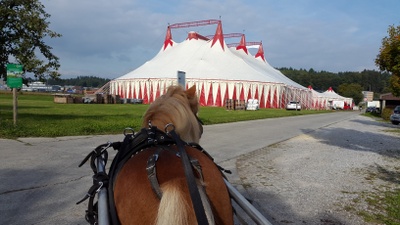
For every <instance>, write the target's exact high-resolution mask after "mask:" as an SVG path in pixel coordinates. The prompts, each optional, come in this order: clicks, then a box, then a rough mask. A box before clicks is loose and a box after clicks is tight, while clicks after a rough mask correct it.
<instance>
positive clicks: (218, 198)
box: [114, 87, 233, 225]
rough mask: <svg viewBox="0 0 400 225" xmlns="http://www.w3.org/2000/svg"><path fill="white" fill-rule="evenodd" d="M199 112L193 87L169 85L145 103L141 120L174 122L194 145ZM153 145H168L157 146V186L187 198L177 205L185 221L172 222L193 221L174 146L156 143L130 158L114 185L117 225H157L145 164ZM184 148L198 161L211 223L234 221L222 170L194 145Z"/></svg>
mask: <svg viewBox="0 0 400 225" xmlns="http://www.w3.org/2000/svg"><path fill="white" fill-rule="evenodd" d="M197 110H198V99H197V96H196V95H195V88H194V87H192V88H191V89H189V90H187V91H186V92H185V91H183V89H182V88H180V87H170V88H169V89H168V91H167V93H166V95H164V96H163V97H160V98H159V99H157V100H156V101H154V102H153V103H152V105H151V106H150V107H149V110H148V111H147V112H146V114H145V116H144V118H145V121H143V124H144V126H146V125H147V123H148V122H147V121H146V120H147V119H149V120H151V123H152V125H155V126H157V127H159V128H163V127H164V126H165V125H166V124H168V123H172V124H174V125H175V128H176V131H177V133H178V134H179V135H180V136H181V137H182V136H183V137H184V138H182V139H183V140H185V141H187V142H196V143H198V141H199V139H200V136H201V133H200V128H199V126H200V125H199V124H198V122H197V119H196V117H195V116H194V115H195V114H196V113H197ZM188 124H189V125H188ZM157 148H169V149H170V150H161V151H160V156H159V159H158V161H157V163H156V170H157V178H158V181H159V183H160V186H161V189H162V190H163V191H169V190H170V188H169V187H175V188H176V189H177V190H178V191H179V192H181V193H182V194H183V196H184V199H185V201H184V202H182V203H180V204H181V205H180V206H181V207H184V209H186V210H187V212H188V214H187V215H186V216H184V217H182V218H184V219H185V220H187V221H180V222H181V223H180V222H179V221H176V223H174V224H177V225H178V224H190V225H191V224H197V221H196V217H195V214H194V210H193V207H192V203H191V200H190V196H189V193H188V186H187V181H186V178H185V174H184V171H183V166H182V162H181V159H180V158H179V157H177V156H176V155H175V154H174V152H177V151H178V150H177V147H176V146H156V147H152V148H149V149H146V150H144V151H142V152H140V153H139V154H137V155H135V156H134V157H132V158H131V159H129V160H128V161H127V163H126V164H125V165H124V167H123V168H122V169H121V171H120V173H119V174H118V176H117V179H116V183H115V188H114V198H115V205H116V208H117V213H118V217H119V220H120V222H121V224H122V225H128V224H155V223H156V218H157V213H158V207H159V205H160V200H159V199H158V197H157V195H156V194H155V193H154V191H153V190H152V188H151V185H150V182H149V179H148V177H147V172H146V166H147V160H148V159H149V157H150V156H151V155H152V154H153V153H154V151H155V150H156V149H157ZM186 151H187V153H188V154H189V155H190V156H191V157H192V158H195V159H197V160H198V161H199V163H200V165H201V167H202V172H203V176H204V183H205V185H204V186H205V191H206V193H207V196H208V198H209V200H210V203H211V207H212V209H213V215H214V219H215V224H218V225H231V224H233V213H232V206H231V202H230V198H229V194H228V190H227V188H226V186H225V183H224V181H223V178H222V174H221V172H220V171H219V169H218V168H217V167H216V165H215V164H214V162H213V161H212V160H211V159H210V158H209V157H208V156H206V155H205V154H203V153H201V152H200V151H199V150H198V149H195V148H192V147H188V146H186ZM182 211H185V210H182ZM182 213H184V212H182ZM159 219H160V218H159ZM161 219H162V218H161Z"/></svg>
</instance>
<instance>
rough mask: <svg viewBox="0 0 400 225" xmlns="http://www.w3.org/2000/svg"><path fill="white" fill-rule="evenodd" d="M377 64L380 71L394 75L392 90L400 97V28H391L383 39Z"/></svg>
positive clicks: (391, 82)
mask: <svg viewBox="0 0 400 225" xmlns="http://www.w3.org/2000/svg"><path fill="white" fill-rule="evenodd" d="M375 64H376V65H377V66H378V67H379V69H380V70H382V71H387V72H389V73H391V74H392V76H391V78H390V88H391V89H392V93H393V95H395V96H400V26H397V27H395V26H394V25H391V26H389V29H388V36H387V37H384V38H383V39H382V46H381V48H380V49H379V54H378V55H377V57H376V59H375Z"/></svg>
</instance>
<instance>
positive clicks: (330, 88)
mask: <svg viewBox="0 0 400 225" xmlns="http://www.w3.org/2000/svg"><path fill="white" fill-rule="evenodd" d="M326 91H327V92H335V91H334V90H333V88H332V87H329V88H328V90H326Z"/></svg>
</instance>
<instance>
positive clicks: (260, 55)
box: [255, 42, 265, 62]
mask: <svg viewBox="0 0 400 225" xmlns="http://www.w3.org/2000/svg"><path fill="white" fill-rule="evenodd" d="M255 57H256V58H258V57H260V58H261V59H262V60H263V61H264V62H265V56H264V48H263V45H262V42H261V43H260V46H259V47H258V52H257V54H256V55H255Z"/></svg>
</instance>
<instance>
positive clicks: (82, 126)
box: [0, 92, 329, 138]
mask: <svg viewBox="0 0 400 225" xmlns="http://www.w3.org/2000/svg"><path fill="white" fill-rule="evenodd" d="M147 108H148V105H137V104H57V103H54V102H53V96H52V95H49V94H35V93H18V120H17V126H14V124H13V103H12V94H11V93H10V92H8V93H5V92H0V138H18V137H58V136H74V135H94V134H118V133H122V131H123V129H124V128H126V127H131V128H134V129H135V130H139V129H140V125H141V121H142V116H143V114H144V112H145V111H146V109H147ZM326 112H329V111H314V110H302V111H286V110H282V109H261V110H258V111H229V110H225V109H224V108H219V107H201V108H200V111H199V117H200V119H201V120H202V121H203V122H204V124H216V123H228V122H235V121H244V120H254V119H264V118H273V117H282V116H294V115H304V114H312V113H326Z"/></svg>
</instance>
